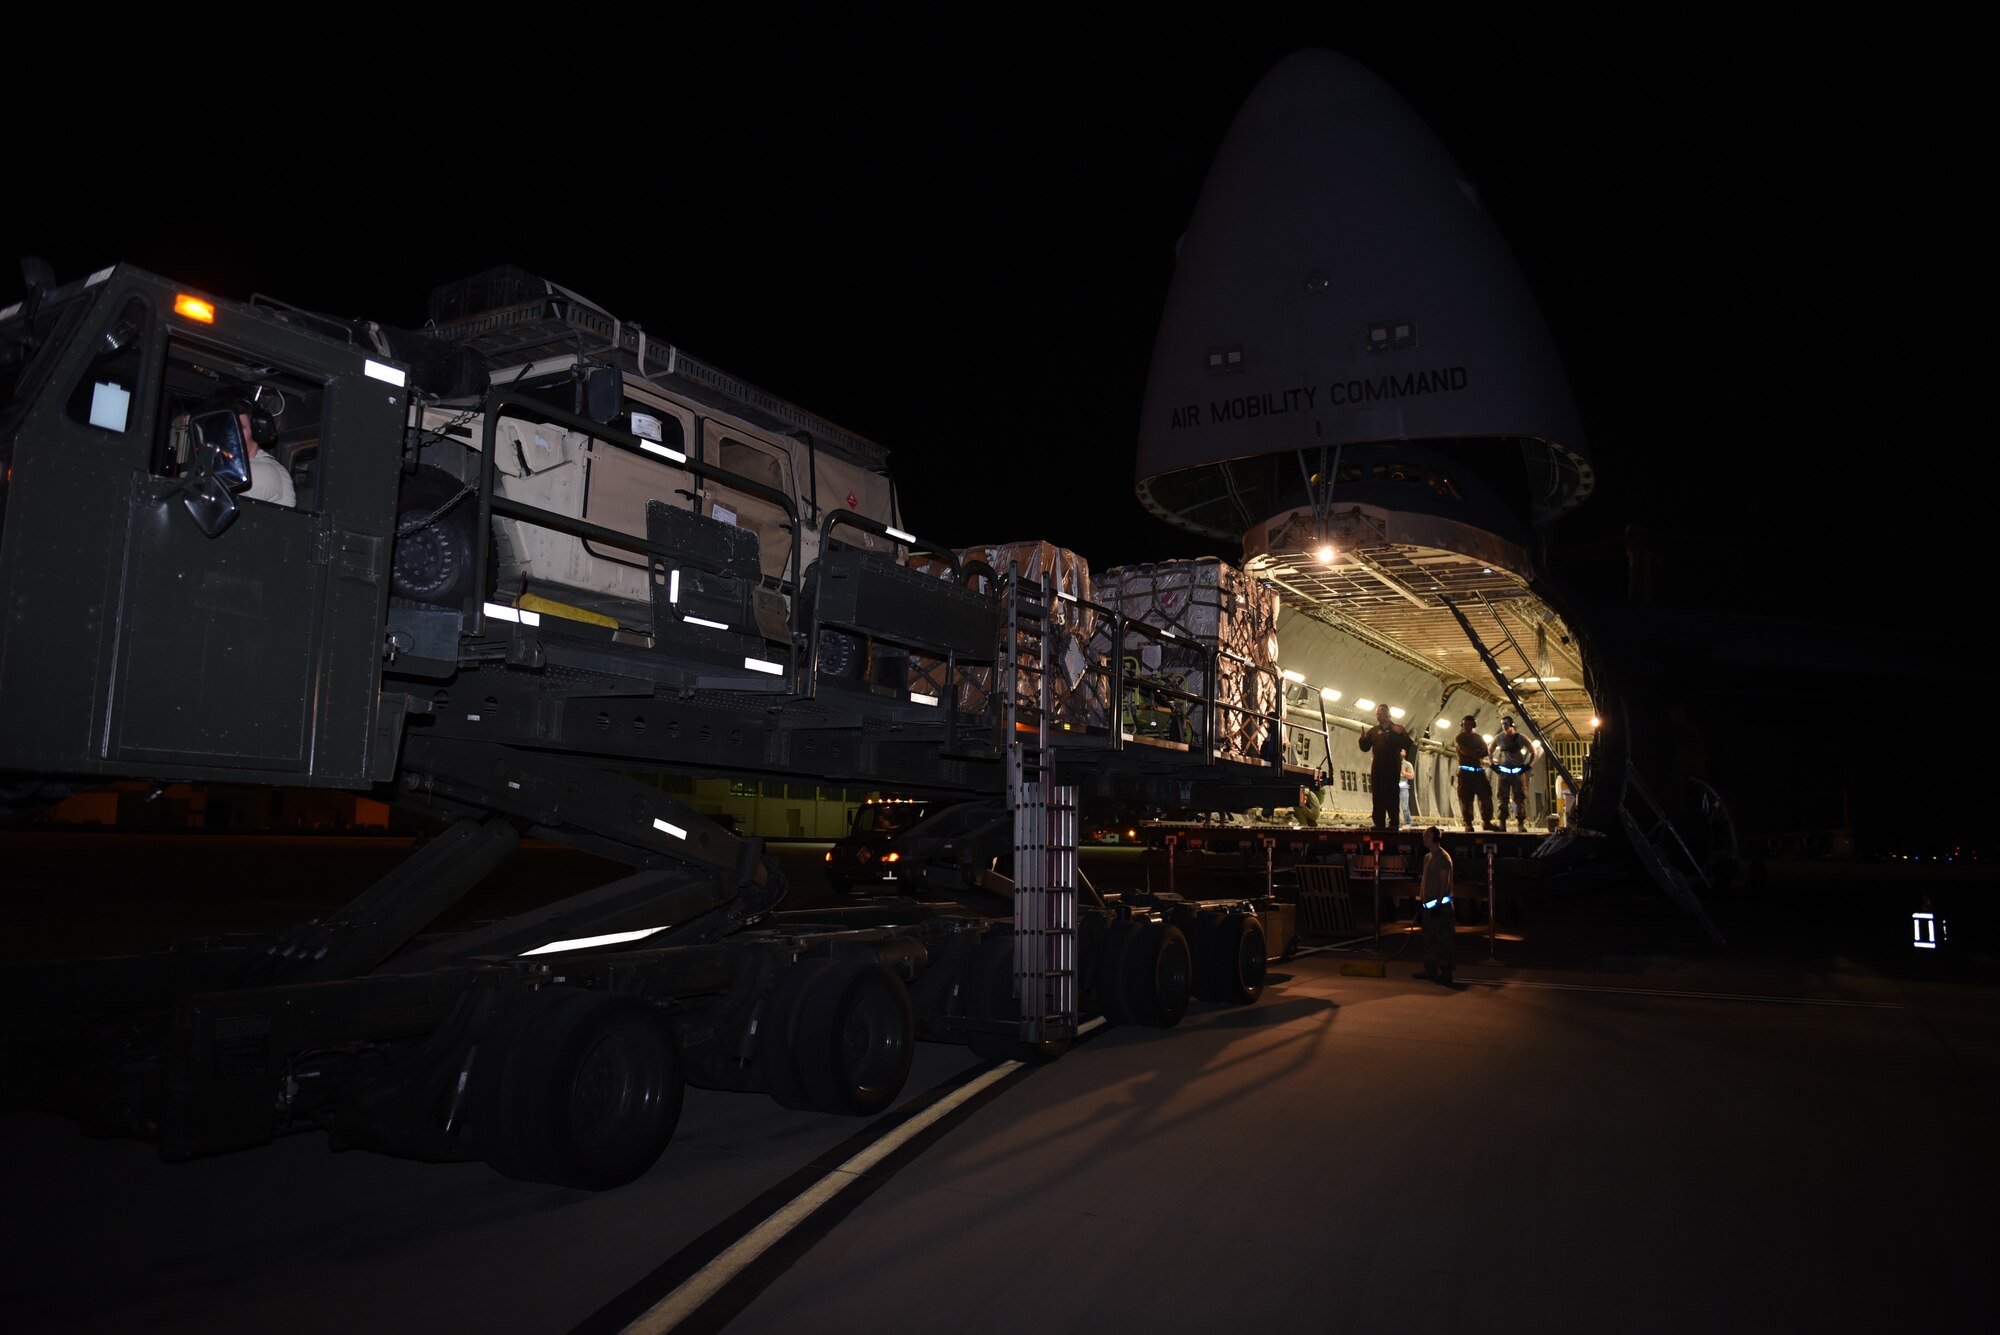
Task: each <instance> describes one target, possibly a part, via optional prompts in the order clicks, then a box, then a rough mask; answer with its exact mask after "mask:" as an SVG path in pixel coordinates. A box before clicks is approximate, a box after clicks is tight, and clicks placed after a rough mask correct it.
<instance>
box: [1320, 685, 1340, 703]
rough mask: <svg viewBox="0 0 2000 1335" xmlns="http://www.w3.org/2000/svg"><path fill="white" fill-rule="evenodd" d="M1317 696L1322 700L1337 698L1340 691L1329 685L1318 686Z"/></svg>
mask: <svg viewBox="0 0 2000 1335" xmlns="http://www.w3.org/2000/svg"><path fill="white" fill-rule="evenodd" d="M1319 698H1320V699H1322V700H1338V699H1339V698H1340V692H1339V691H1336V690H1334V689H1333V687H1331V686H1322V687H1320V688H1319Z"/></svg>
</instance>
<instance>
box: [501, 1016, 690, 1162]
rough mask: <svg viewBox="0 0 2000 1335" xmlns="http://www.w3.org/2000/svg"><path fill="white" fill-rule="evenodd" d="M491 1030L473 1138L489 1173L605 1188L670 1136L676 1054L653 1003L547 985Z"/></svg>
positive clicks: (678, 1092) (677, 1101)
mask: <svg viewBox="0 0 2000 1335" xmlns="http://www.w3.org/2000/svg"><path fill="white" fill-rule="evenodd" d="M523 1005H524V1009H525V1015H524V1017H523V1018H522V1020H521V1021H520V1022H519V1023H518V1024H517V1025H515V1026H510V1027H509V1028H511V1033H508V1032H507V1031H506V1029H501V1030H499V1031H497V1032H496V1034H495V1038H497V1039H500V1041H501V1042H502V1044H503V1046H501V1047H500V1049H499V1051H497V1052H495V1053H494V1054H493V1057H494V1058H497V1068H489V1071H490V1074H489V1076H488V1077H487V1082H488V1083H487V1088H486V1089H485V1090H484V1091H483V1097H481V1098H480V1099H479V1100H478V1102H477V1104H476V1106H477V1107H478V1108H479V1110H480V1112H481V1113H482V1117H481V1124H480V1126H479V1127H478V1129H477V1136H478V1144H479V1146H480V1148H481V1149H482V1150H483V1151H484V1153H485V1155H486V1160H487V1162H488V1163H489V1164H491V1165H492V1166H493V1168H494V1169H495V1170H497V1171H498V1172H500V1173H503V1174H505V1175H506V1176H508V1177H512V1178H518V1179H520V1180H522V1181H529V1182H550V1183H553V1184H555V1185H556V1186H560V1187H577V1188H581V1189H583V1190H586V1191H603V1190H607V1189H608V1188H611V1187H620V1186H623V1185H625V1184H626V1183H627V1182H630V1181H632V1180H633V1179H634V1178H637V1177H639V1176H640V1175H641V1174H643V1173H645V1172H646V1170H647V1169H649V1168H651V1167H652V1166H653V1164H654V1163H655V1162H657V1161H658V1159H659V1157H660V1154H661V1152H662V1151H663V1150H665V1149H666V1147H667V1142H668V1141H669V1140H671V1139H673V1134H674V1127H675V1125H676V1124H677V1123H678V1122H679V1121H680V1115H681V1097H682V1093H683V1087H682V1080H681V1067H680V1054H679V1051H678V1050H677V1047H676V1045H675V1042H674V1036H673V1033H672V1031H671V1030H669V1029H668V1028H667V1026H666V1025H665V1024H664V1023H663V1022H662V1021H661V1019H660V1017H659V1015H658V1014H656V1013H655V1012H654V1010H653V1008H652V1007H651V1006H648V1005H647V1004H646V1003H645V1002H642V1001H638V1000H635V999H633V998H631V997H614V996H607V995H605V994H603V993H601V992H588V991H584V990H581V989H577V988H551V989H547V990H545V991H542V992H538V993H535V994H533V995H532V997H530V998H524V999H523Z"/></svg>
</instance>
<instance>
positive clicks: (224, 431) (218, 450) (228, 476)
mask: <svg viewBox="0 0 2000 1335" xmlns="http://www.w3.org/2000/svg"><path fill="white" fill-rule="evenodd" d="M188 426H189V430H190V436H191V438H192V440H193V447H194V448H193V454H192V455H191V457H190V458H189V459H188V469H189V471H190V472H192V473H201V474H206V475H210V476H213V477H214V478H215V479H216V480H217V481H218V482H220V483H221V484H222V486H223V488H224V489H225V490H228V491H242V490H243V489H244V488H245V487H248V486H249V485H250V442H248V441H246V440H244V439H243V425H242V423H240V422H238V421H237V420H236V410H235V409H233V408H225V409H219V410H215V411H210V412H202V413H196V414H195V415H194V417H193V418H192V419H191V420H190V421H189V423H188Z"/></svg>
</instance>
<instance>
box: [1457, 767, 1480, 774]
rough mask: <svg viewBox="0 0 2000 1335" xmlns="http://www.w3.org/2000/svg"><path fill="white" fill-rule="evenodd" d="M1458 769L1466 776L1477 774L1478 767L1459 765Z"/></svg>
mask: <svg viewBox="0 0 2000 1335" xmlns="http://www.w3.org/2000/svg"><path fill="white" fill-rule="evenodd" d="M1458 768H1459V769H1460V771H1461V772H1463V773H1466V774H1477V773H1479V766H1477V765H1460V766H1459V767H1458Z"/></svg>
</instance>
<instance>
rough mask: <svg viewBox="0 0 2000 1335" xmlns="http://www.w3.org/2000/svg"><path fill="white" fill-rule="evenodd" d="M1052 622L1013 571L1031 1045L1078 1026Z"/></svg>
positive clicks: (1070, 834)
mask: <svg viewBox="0 0 2000 1335" xmlns="http://www.w3.org/2000/svg"><path fill="white" fill-rule="evenodd" d="M1048 623H1049V605H1048V591H1047V590H1046V589H1044V588H1043V587H1041V586H1040V585H1038V584H1036V583H1034V582H1032V581H1028V580H1023V579H1022V578H1021V576H1020V570H1019V567H1018V566H1016V567H1014V568H1012V569H1010V570H1009V571H1008V578H1007V629H1006V641H1005V643H1004V644H1003V645H1002V647H1001V654H1000V664H999V668H1000V670H999V674H998V675H999V681H998V683H997V685H998V686H999V688H1000V691H1001V698H1002V699H1003V700H1005V701H1006V705H1005V707H1004V708H1003V709H1002V710H1001V712H1000V717H1001V721H1002V726H1003V727H1004V728H1005V729H1006V758H1007V805H1008V808H1009V809H1010V810H1011V811H1012V812H1013V813H1014V994H1015V996H1016V997H1017V998H1019V1000H1020V1015H1021V1038H1022V1039H1023V1040H1024V1041H1026V1042H1030V1043H1040V1042H1043V1041H1045V1040H1048V1039H1061V1038H1071V1037H1074V1036H1075V1034H1076V1028H1077V950H1076V881H1077V863H1076V832H1077V805H1076V788H1075V786H1074V785H1067V786H1066V785H1061V784H1058V783H1057V782H1056V781H1055V777H1056V775H1055V753H1054V752H1053V751H1051V750H1050V749H1049V708H1050V701H1049V672H1050V671H1051V670H1053V668H1054V665H1053V664H1051V663H1049V662H1048V661H1047V646H1048V642H1049V635H1048ZM1024 680H1025V681H1027V684H1028V687H1029V689H1031V690H1032V691H1033V694H1034V697H1035V725H1034V728H1033V729H1032V731H1028V730H1024V729H1023V728H1022V727H1021V717H1020V714H1021V699H1022V695H1023V694H1024V691H1023V682H1024ZM1031 736H1032V738H1033V741H1032V742H1030V741H1029V740H1028V738H1029V737H1031Z"/></svg>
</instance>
